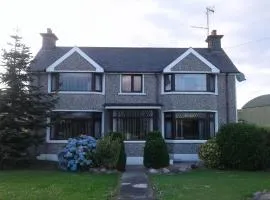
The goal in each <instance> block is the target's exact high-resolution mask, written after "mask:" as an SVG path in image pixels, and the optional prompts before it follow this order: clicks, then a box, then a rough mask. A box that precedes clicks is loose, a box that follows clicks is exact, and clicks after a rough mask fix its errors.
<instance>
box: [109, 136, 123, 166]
mask: <svg viewBox="0 0 270 200" xmlns="http://www.w3.org/2000/svg"><path fill="white" fill-rule="evenodd" d="M109 134H110V135H111V136H112V139H113V140H118V141H119V142H120V143H121V149H120V152H119V158H118V161H117V164H116V169H117V170H118V171H125V170H126V161H127V156H126V151H125V144H124V140H125V136H124V134H123V133H119V132H111V133H109Z"/></svg>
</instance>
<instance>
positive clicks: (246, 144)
mask: <svg viewBox="0 0 270 200" xmlns="http://www.w3.org/2000/svg"><path fill="white" fill-rule="evenodd" d="M269 138H270V136H269V132H268V131H267V130H265V129H263V128H259V127H257V126H255V125H251V124H241V123H234V124H228V125H225V126H223V127H221V128H220V130H219V133H218V134H217V137H216V141H217V144H218V145H219V148H220V151H221V160H220V162H221V164H222V165H223V166H224V167H225V168H229V169H242V170H259V169H265V168H266V167H269V163H270V154H269V152H270V151H269V144H270V140H269Z"/></svg>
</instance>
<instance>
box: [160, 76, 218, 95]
mask: <svg viewBox="0 0 270 200" xmlns="http://www.w3.org/2000/svg"><path fill="white" fill-rule="evenodd" d="M164 91H165V92H215V75H213V74H165V75H164Z"/></svg>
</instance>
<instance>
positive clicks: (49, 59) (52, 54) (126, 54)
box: [31, 47, 239, 73]
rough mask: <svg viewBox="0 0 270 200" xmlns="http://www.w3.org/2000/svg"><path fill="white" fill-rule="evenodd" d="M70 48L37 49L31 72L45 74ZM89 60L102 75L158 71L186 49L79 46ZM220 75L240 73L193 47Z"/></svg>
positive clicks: (220, 55)
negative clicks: (98, 67)
mask: <svg viewBox="0 0 270 200" xmlns="http://www.w3.org/2000/svg"><path fill="white" fill-rule="evenodd" d="M72 48H73V47H56V48H54V49H53V50H42V49H41V50H40V51H39V52H38V54H37V55H36V57H35V59H34V63H33V64H32V65H31V69H32V71H45V70H46V68H47V67H48V66H49V65H51V64H52V63H53V62H55V61H56V60H58V59H59V58H60V57H62V56H63V55H64V54H65V53H67V52H68V51H69V50H70V49H72ZM79 48H80V49H81V50H82V51H83V52H84V53H86V54H87V55H88V56H89V57H90V58H92V59H93V60H94V61H95V62H97V63H98V64H99V65H100V66H101V67H103V69H104V71H105V72H161V71H162V70H163V69H164V68H165V67H166V66H167V65H169V64H170V63H171V62H172V61H174V60H175V59H176V58H178V57H179V56H180V55H181V54H183V53H184V52H185V51H187V50H188V48H144V47H79ZM193 49H194V50H195V51H197V52H198V53H199V54H201V55H202V56H203V57H204V58H206V59H207V60H208V61H209V62H211V63H212V64H213V65H215V66H216V67H217V68H219V69H220V71H221V72H228V73H239V71H238V70H237V68H236V67H235V65H234V64H233V63H232V61H231V60H230V58H229V57H228V56H227V55H226V53H225V52H224V51H223V50H221V51H211V50H209V49H208V48H193Z"/></svg>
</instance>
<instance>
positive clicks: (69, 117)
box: [50, 112, 102, 140]
mask: <svg viewBox="0 0 270 200" xmlns="http://www.w3.org/2000/svg"><path fill="white" fill-rule="evenodd" d="M101 115H102V113H101V112H55V113H54V115H53V117H52V121H53V125H52V126H51V130H50V139H51V140H67V139H68V138H71V137H76V136H79V135H90V136H93V137H95V138H100V137H101Z"/></svg>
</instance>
